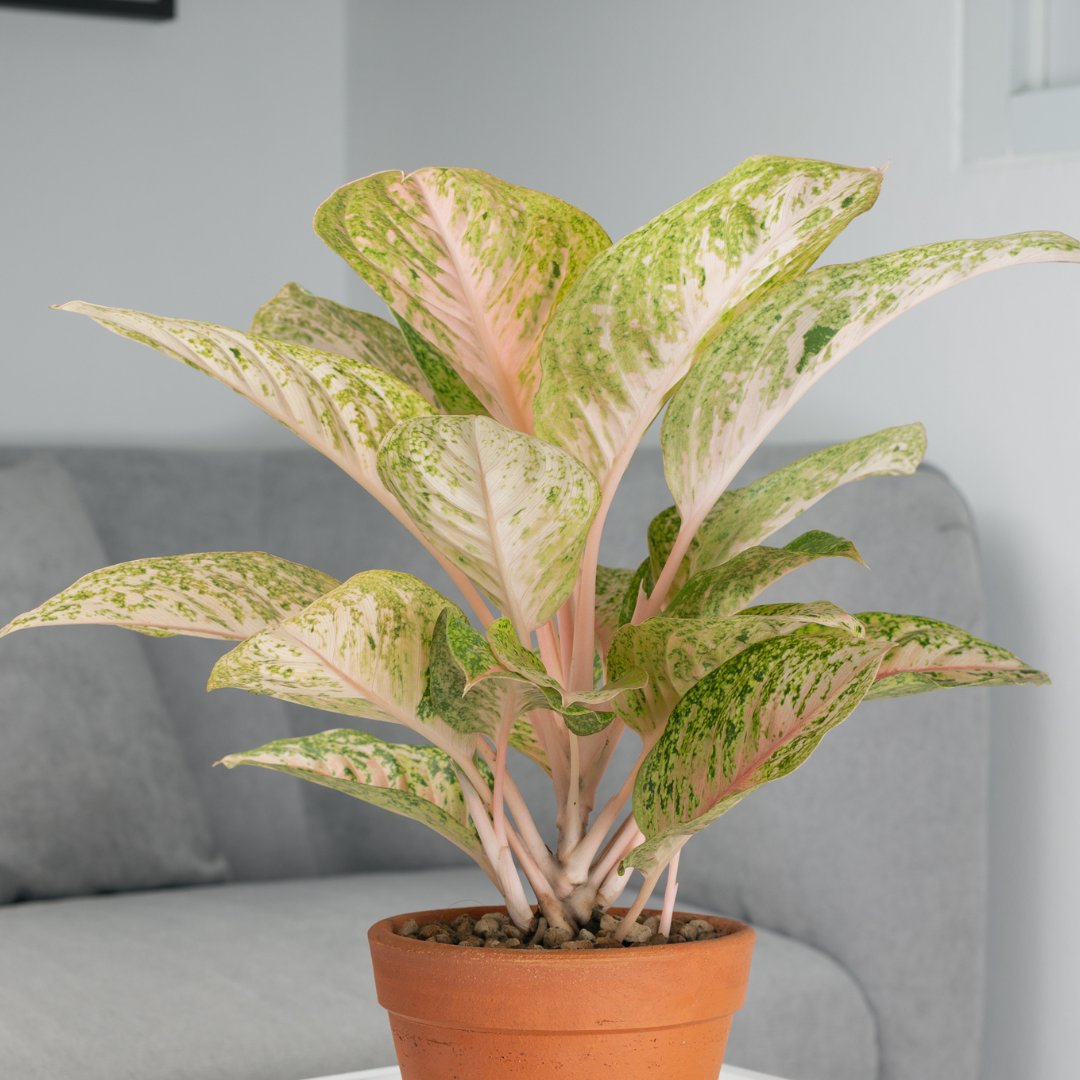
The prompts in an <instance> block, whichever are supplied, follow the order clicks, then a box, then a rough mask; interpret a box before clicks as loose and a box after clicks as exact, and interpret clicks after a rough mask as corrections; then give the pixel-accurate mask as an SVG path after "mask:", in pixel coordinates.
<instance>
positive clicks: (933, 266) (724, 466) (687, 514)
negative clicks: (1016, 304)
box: [660, 232, 1080, 550]
mask: <svg viewBox="0 0 1080 1080" xmlns="http://www.w3.org/2000/svg"><path fill="white" fill-rule="evenodd" d="M1034 262H1080V242H1078V241H1076V240H1073V239H1072V238H1071V237H1068V236H1065V235H1064V234H1062V233H1046V232H1038V233H1021V234H1017V235H1015V236H1000V237H995V238H993V239H990V240H955V241H951V242H949V243H945V244H928V245H926V246H925V247H918V248H909V249H908V250H906V251H897V252H893V253H892V254H891V255H880V256H877V257H875V258H872V259H864V260H863V261H862V262H857V263H847V264H844V265H839V266H825V267H822V268H821V269H820V270H814V271H812V272H811V273H809V274H807V275H806V276H805V277H803V278H800V279H799V280H797V281H792V282H790V283H788V284H787V285H784V286H782V287H781V288H780V289H778V290H777V291H775V292H774V293H772V294H771V295H770V296H768V297H766V298H765V299H764V300H762V301H761V302H759V303H757V304H755V305H754V306H753V307H752V308H750V309H749V310H748V311H746V312H745V313H743V314H742V315H740V316H739V317H738V318H736V319H735V320H734V321H733V322H732V324H731V325H730V326H729V327H728V329H727V330H726V331H725V333H724V334H723V335H722V336H721V337H720V338H718V339H717V340H716V341H714V342H712V343H711V344H710V345H709V346H708V347H707V348H706V349H704V350H703V351H702V353H701V355H700V356H699V357H698V359H697V360H696V361H695V363H694V366H693V368H692V370H691V371H690V374H689V375H688V376H687V377H686V380H685V381H684V382H683V384H682V385H681V386H680V387H679V389H678V391H677V392H676V393H675V394H674V396H673V397H672V399H671V402H670V404H669V405H668V409H667V413H666V414H665V417H664V424H663V428H662V430H661V435H660V441H661V444H662V446H663V448H664V473H665V475H666V477H667V481H668V487H670V488H671V492H672V494H673V495H674V496H675V505H676V506H677V507H678V508H679V513H680V515H681V516H682V528H683V533H682V535H681V536H680V539H679V541H677V542H676V550H678V549H679V548H681V547H683V546H684V545H688V544H689V542H690V539H691V538H692V537H693V535H694V533H696V532H697V530H698V528H699V527H700V525H701V523H702V521H703V520H704V518H705V515H706V514H707V513H708V512H709V510H710V508H711V507H712V506H713V505H714V504H715V502H716V500H717V499H718V498H719V497H720V495H721V493H722V492H723V491H724V490H725V489H726V488H727V486H728V484H730V483H731V481H732V479H733V478H734V477H735V474H736V473H737V472H738V471H739V469H741V468H742V466H743V464H744V463H745V462H746V460H747V458H749V456H750V454H751V453H753V451H754V450H755V449H756V448H757V446H758V445H759V444H760V443H761V441H762V440H763V439H764V438H765V436H766V435H767V434H768V433H769V432H770V431H771V430H772V429H773V427H774V426H775V425H776V424H777V423H778V422H779V420H780V419H781V417H783V416H784V414H785V413H786V412H788V410H789V409H791V407H792V406H793V405H794V404H795V403H796V402H797V401H798V400H799V398H801V397H802V395H803V394H805V393H806V391H807V390H809V389H810V387H811V386H813V384H814V383H815V382H817V381H818V379H820V378H821V377H822V376H823V375H824V374H825V373H826V372H827V371H829V370H830V369H831V368H833V367H834V366H835V365H836V364H837V363H839V361H840V360H841V359H842V358H843V357H844V356H846V355H847V354H848V353H849V352H851V350H852V349H854V348H855V347H856V346H857V345H859V344H861V343H862V342H863V341H865V340H866V339H867V338H868V337H870V335H871V334H873V333H875V332H876V331H877V330H880V329H881V328H882V327H883V326H885V325H886V324H887V323H889V322H891V321H892V320H893V319H895V318H896V317H897V316H898V315H900V314H902V313H903V312H905V311H907V310H908V309H909V308H911V307H914V306H915V305H916V304H918V303H919V302H920V301H922V300H925V299H927V298H929V297H931V296H934V295H936V294H937V293H939V292H941V291H943V290H944V289H947V288H949V287H950V286H951V285H956V284H958V283H959V282H961V281H966V280H967V279H969V278H972V277H976V276H978V275H979V274H984V273H987V272H988V271H990V270H997V269H999V268H1001V267H1005V266H1015V265H1019V264H1022V263H1034Z"/></svg>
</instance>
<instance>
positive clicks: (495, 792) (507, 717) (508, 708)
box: [491, 694, 514, 848]
mask: <svg viewBox="0 0 1080 1080" xmlns="http://www.w3.org/2000/svg"><path fill="white" fill-rule="evenodd" d="M513 709H514V701H513V696H512V695H509V694H508V695H507V698H506V704H505V705H504V707H503V718H502V723H501V724H500V725H499V741H498V744H497V746H496V748H495V768H494V769H493V772H494V773H495V783H494V786H493V787H492V792H491V796H492V808H493V810H494V814H493V819H494V822H495V838H496V839H497V840H498V841H499V847H502V848H504V847H506V804H505V802H504V800H503V790H504V789H505V787H506V752H507V749H508V747H509V746H510V728H511V726H512V725H513V723H514V712H513Z"/></svg>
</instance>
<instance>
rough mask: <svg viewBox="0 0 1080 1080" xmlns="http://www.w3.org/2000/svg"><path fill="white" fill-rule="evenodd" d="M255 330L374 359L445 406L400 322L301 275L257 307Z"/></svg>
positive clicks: (353, 356)
mask: <svg viewBox="0 0 1080 1080" xmlns="http://www.w3.org/2000/svg"><path fill="white" fill-rule="evenodd" d="M251 333H252V334H254V335H255V336H256V337H268V338H273V339H274V340H275V341H292V342H295V343H296V344H297V345H306V346H307V347H308V348H310V349H318V350H319V352H328V353H336V354H337V355H338V356H347V357H348V358H349V359H350V360H359V361H360V362H361V363H364V364H370V365H371V366H372V367H377V368H379V369H380V370H381V371H386V372H388V373H389V374H391V375H393V376H394V378H395V379H400V380H401V381H402V382H403V383H404V384H405V385H406V386H409V387H411V388H412V389H413V390H415V391H416V392H417V393H418V394H419V395H420V396H421V397H423V398H424V399H425V400H427V402H428V403H429V404H431V405H434V406H435V407H436V408H439V406H440V402H439V399H438V398H437V396H436V394H435V391H434V390H433V389H432V388H431V383H429V382H428V380H427V378H426V376H425V375H424V372H423V371H422V370H421V368H420V365H419V364H418V363H417V362H416V357H414V356H413V354H412V351H411V350H410V349H409V346H408V344H406V342H405V338H404V336H403V335H402V333H401V331H400V330H399V329H398V328H397V326H395V325H394V324H393V323H390V322H387V321H386V320H385V319H380V318H379V317H378V315H369V314H368V313H367V312H366V311H355V310H353V309H352V308H350V307H345V305H344V304H338V303H336V302H335V301H333V300H327V299H326V298H325V297H323V296H316V295H315V294H314V293H310V292H308V290H307V289H305V288H304V287H303V286H302V285H297V283H296V282H295V281H290V282H289V284H288V285H286V286H285V287H284V288H283V289H282V290H281V291H280V292H279V293H278V294H277V295H276V296H275V297H273V299H271V300H267V302H266V303H265V304H263V306H262V307H261V308H259V310H258V311H257V312H255V318H254V319H252V321H251ZM441 411H443V412H445V411H446V410H445V409H442V410H441Z"/></svg>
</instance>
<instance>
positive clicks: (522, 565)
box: [379, 416, 600, 634]
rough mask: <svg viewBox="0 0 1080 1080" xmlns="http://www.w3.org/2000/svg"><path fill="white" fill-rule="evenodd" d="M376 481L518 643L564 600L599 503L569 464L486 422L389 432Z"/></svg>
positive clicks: (440, 420)
mask: <svg viewBox="0 0 1080 1080" xmlns="http://www.w3.org/2000/svg"><path fill="white" fill-rule="evenodd" d="M379 472H380V475H381V476H382V478H383V481H384V483H385V484H386V486H387V487H388V488H389V489H390V490H391V491H392V492H393V493H394V494H395V495H396V496H397V498H398V500H399V501H400V503H401V505H402V506H403V507H404V508H405V510H406V512H407V513H408V514H409V516H410V517H411V518H412V520H413V522H414V523H415V525H416V527H417V529H418V530H419V532H420V534H421V535H422V536H423V537H424V538H425V539H426V540H427V541H428V542H429V543H430V544H431V545H432V546H433V547H436V548H437V549H438V550H439V551H441V552H442V553H443V554H444V555H446V556H447V557H448V558H449V559H450V560H451V561H452V562H454V563H456V564H457V565H458V566H460V567H461V569H462V570H463V571H464V572H465V573H467V574H468V575H469V577H470V578H471V579H472V580H473V581H474V582H475V583H476V586H477V588H479V589H480V591H481V592H482V593H484V594H485V595H486V596H487V597H488V598H489V599H490V600H491V601H492V603H494V604H495V605H496V606H497V607H498V608H499V610H500V611H502V612H503V613H505V614H506V615H507V616H509V617H510V618H511V619H512V621H513V623H514V626H515V627H516V628H517V629H518V630H519V631H520V632H521V633H522V634H527V633H531V632H532V631H533V630H534V629H536V627H538V626H541V625H543V624H544V623H545V622H547V621H548V619H550V618H551V617H552V615H554V614H555V612H556V611H557V610H558V609H559V607H560V606H561V605H562V603H563V601H564V600H566V598H567V596H569V594H570V590H571V588H572V587H573V584H574V580H575V578H576V577H577V571H578V563H579V560H580V558H581V552H582V548H583V547H584V545H585V535H586V533H587V532H588V529H589V525H590V523H591V522H592V519H593V517H594V516H595V514H596V508H597V506H598V504H599V499H600V495H599V490H598V487H597V483H596V481H595V480H594V479H593V477H592V476H591V475H590V474H589V472H588V471H587V470H586V469H584V468H583V467H582V466H581V465H580V464H579V463H578V462H577V461H575V460H574V459H573V458H572V457H570V455H569V454H565V453H563V452H562V451H561V450H559V449H558V448H557V447H554V446H551V445H550V444H549V443H545V442H544V441H543V440H541V439H537V438H535V437H534V436H531V435H525V434H522V433H521V432H516V431H511V430H510V429H509V428H505V427H502V426H501V425H500V424H498V423H496V422H495V421H494V420H491V419H488V418H486V417H473V416H468V417H466V416H437V417H435V416H433V417H424V418H420V419H418V420H414V421H410V422H408V423H403V424H400V425H399V426H398V427H397V428H395V429H394V431H393V432H391V434H390V435H389V436H388V437H387V438H386V440H385V442H384V443H383V445H382V448H381V449H380V451H379Z"/></svg>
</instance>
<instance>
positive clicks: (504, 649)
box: [487, 619, 647, 726]
mask: <svg viewBox="0 0 1080 1080" xmlns="http://www.w3.org/2000/svg"><path fill="white" fill-rule="evenodd" d="M487 639H488V642H489V643H490V645H491V651H492V653H493V654H494V655H495V656H496V657H498V659H499V662H500V663H501V664H502V665H503V666H504V667H505V668H506V669H508V670H509V671H512V672H515V673H516V674H517V675H519V676H521V677H522V678H524V679H527V680H528V681H529V682H531V683H532V684H533V685H535V686H537V687H540V688H541V689H543V690H545V691H549V692H550V694H549V700H550V701H551V702H552V704H550V705H549V706H547V707H548V708H555V709H557V710H559V709H565V708H569V707H570V706H572V705H577V704H584V705H590V706H592V705H604V704H606V703H607V702H609V701H613V700H614V699H615V698H616V697H618V696H619V694H621V693H623V692H624V691H626V690H636V689H639V688H640V687H642V686H644V685H645V680H646V677H647V676H646V674H645V672H644V671H643V670H641V669H633V670H630V671H626V672H624V673H623V675H622V676H621V677H620V678H619V679H612V680H610V681H608V682H606V683H605V684H604V685H603V686H601V687H600V688H599V689H596V690H564V689H563V687H562V686H561V684H560V683H559V681H558V680H557V679H555V678H554V677H553V676H551V675H549V674H548V672H547V669H546V668H545V667H544V664H543V662H542V661H541V660H540V658H539V657H538V656H537V655H536V654H535V653H534V652H532V651H530V650H529V649H526V648H525V647H524V646H523V645H522V644H521V642H520V641H518V638H517V635H516V634H515V633H514V628H513V626H512V625H511V624H510V620H509V619H496V620H495V622H493V623H492V624H491V625H490V626H489V627H488V628H487ZM556 703H557V704H556ZM605 726H606V725H605Z"/></svg>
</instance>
